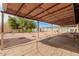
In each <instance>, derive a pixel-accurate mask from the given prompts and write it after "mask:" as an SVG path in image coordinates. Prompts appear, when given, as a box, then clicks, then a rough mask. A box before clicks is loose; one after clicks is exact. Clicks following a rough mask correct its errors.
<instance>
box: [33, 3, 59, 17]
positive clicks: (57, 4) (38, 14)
mask: <svg viewBox="0 0 79 59" xmlns="http://www.w3.org/2000/svg"><path fill="white" fill-rule="evenodd" d="M57 5H59V3H57V4H55V5H53V6H50V7H49V8H48V9H46V10H44V11H42V12H40V13H38V14H36V15H35V16H33V17H36V16H38V15H40V14H42V13H44V12H46V11H48V10H50V9H51V8H53V7H55V6H57Z"/></svg>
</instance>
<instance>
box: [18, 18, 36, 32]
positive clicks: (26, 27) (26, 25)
mask: <svg viewBox="0 0 79 59" xmlns="http://www.w3.org/2000/svg"><path fill="white" fill-rule="evenodd" d="M17 22H18V24H19V27H20V28H21V29H22V31H24V32H25V31H26V32H32V29H34V28H36V23H35V22H34V21H32V20H27V19H25V18H21V17H18V21H17Z"/></svg>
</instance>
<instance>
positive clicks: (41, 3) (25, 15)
mask: <svg viewBox="0 0 79 59" xmlns="http://www.w3.org/2000/svg"><path fill="white" fill-rule="evenodd" d="M41 5H43V3H41V4H39V5H38V6H36V7H35V8H34V9H33V10H31V11H30V12H29V13H27V14H26V15H25V16H24V17H26V16H27V15H29V14H30V13H31V12H33V11H34V10H36V9H37V8H38V7H40V6H41ZM29 7H30V6H29Z"/></svg>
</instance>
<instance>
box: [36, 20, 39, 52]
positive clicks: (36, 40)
mask: <svg viewBox="0 0 79 59" xmlns="http://www.w3.org/2000/svg"><path fill="white" fill-rule="evenodd" d="M38 40H39V21H37V38H36V50H37V53H38V52H39V49H38Z"/></svg>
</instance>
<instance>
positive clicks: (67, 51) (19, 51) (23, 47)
mask: <svg viewBox="0 0 79 59" xmlns="http://www.w3.org/2000/svg"><path fill="white" fill-rule="evenodd" d="M23 34H24V35H23ZM23 34H22V33H19V34H15V35H14V36H12V34H7V35H5V38H6V37H7V38H14V37H16V38H17V37H27V38H28V39H30V38H31V40H30V41H29V42H25V39H22V40H23V41H21V40H20V41H19V42H22V43H19V44H16V45H14V44H15V43H18V40H19V39H18V40H16V41H15V42H14V41H13V40H14V39H12V40H11V39H10V40H11V41H6V43H5V45H6V44H7V43H8V45H9V44H10V45H11V44H13V43H14V44H13V45H11V46H9V47H7V48H4V50H0V55H1V56H77V55H79V51H78V50H79V49H78V48H76V47H74V46H73V44H74V43H73V39H70V38H67V37H66V36H69V35H68V34H65V35H63V34H52V33H51V32H50V33H49V34H47V33H39V34H40V39H37V36H36V34H37V33H35V34H34V33H31V35H29V33H23ZM45 34H47V35H45ZM10 35H11V36H10ZM33 35H35V36H36V37H35V36H33ZM70 36H71V35H70ZM36 39H37V40H38V42H36ZM12 42H13V43H12ZM37 43H38V45H37Z"/></svg>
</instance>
